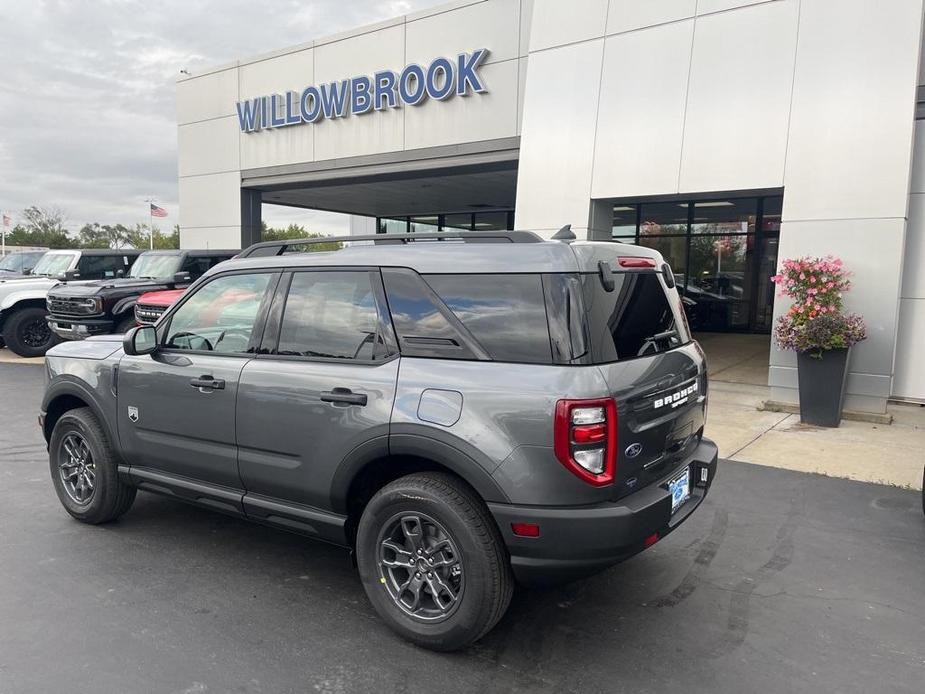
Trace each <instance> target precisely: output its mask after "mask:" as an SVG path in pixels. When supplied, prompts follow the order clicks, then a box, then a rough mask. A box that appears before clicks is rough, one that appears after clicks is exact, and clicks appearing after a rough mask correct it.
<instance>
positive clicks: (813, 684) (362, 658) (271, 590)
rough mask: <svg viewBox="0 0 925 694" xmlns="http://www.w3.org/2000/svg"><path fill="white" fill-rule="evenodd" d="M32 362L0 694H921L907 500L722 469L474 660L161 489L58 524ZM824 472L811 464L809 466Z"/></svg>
mask: <svg viewBox="0 0 925 694" xmlns="http://www.w3.org/2000/svg"><path fill="white" fill-rule="evenodd" d="M42 379H43V369H42V367H41V366H34V365H24V364H22V365H20V364H16V365H14V364H0V693H2V694H31V693H33V692H34V693H42V694H45V693H47V692H69V693H73V694H78V693H83V692H87V693H93V694H106V693H108V692H113V693H119V694H126V693H131V692H144V693H148V692H165V693H166V692H194V693H200V692H253V693H257V692H267V693H269V692H273V693H275V692H315V691H320V692H338V693H348V692H349V693H352V692H376V693H377V694H383V693H389V692H434V691H440V692H441V693H442V694H452V693H455V692H488V691H491V692H495V691H497V692H508V691H511V692H556V693H559V692H594V693H598V692H634V693H637V692H660V693H661V692H711V693H721V694H722V693H730V694H732V693H735V694H740V693H742V692H813V693H818V692H864V693H865V694H867V693H869V692H913V693H915V694H921V692H923V691H925V518H923V516H922V510H921V501H920V496H919V494H918V493H917V492H913V491H910V490H904V489H898V488H895V487H885V486H880V485H874V484H865V483H861V482H852V481H848V480H840V479H832V478H826V477H821V476H817V475H809V474H804V473H799V472H792V471H788V470H782V469H775V468H768V467H761V466H758V465H752V464H745V463H733V462H728V461H723V462H721V464H720V469H719V473H718V477H717V479H716V482H715V484H714V487H713V490H712V492H711V494H710V496H709V498H708V499H707V500H706V501H705V502H704V505H703V506H702V507H701V509H700V510H699V511H698V512H697V513H695V514H694V516H693V517H692V518H691V519H690V520H689V521H688V522H687V523H686V524H685V525H684V526H682V527H681V528H680V529H678V530H677V531H676V532H675V533H673V534H672V535H671V536H669V537H668V538H666V539H665V540H664V541H662V542H660V543H658V544H656V545H655V546H654V547H652V548H651V549H649V550H648V551H646V552H644V553H642V554H641V555H639V556H637V557H635V558H633V559H631V560H630V561H628V562H626V563H624V564H622V565H620V566H617V567H614V568H612V569H610V570H608V571H606V572H604V573H602V574H599V575H598V576H595V577H593V578H591V579H588V580H585V581H582V582H579V583H575V584H572V585H570V586H567V587H565V588H561V589H556V590H549V591H520V592H518V593H517V594H516V595H515V597H514V601H513V604H512V605H511V609H510V611H509V612H508V614H507V615H506V617H505V618H504V619H503V620H502V621H501V623H500V624H499V625H498V627H496V629H495V630H494V631H493V632H492V633H490V634H489V635H488V636H486V637H485V638H484V639H483V640H482V641H481V642H479V643H478V644H476V645H475V646H473V647H471V648H470V649H468V650H467V651H464V652H462V653H457V654H435V653H430V652H428V651H425V650H422V649H419V648H417V647H414V646H411V645H409V644H407V643H406V642H404V641H402V640H401V639H399V638H398V637H396V636H394V635H393V634H392V633H391V632H390V631H389V630H388V629H387V628H386V627H385V626H384V625H383V624H382V623H381V622H380V621H379V620H378V618H377V617H376V615H375V613H374V612H373V610H372V608H371V607H370V606H369V604H368V603H367V601H366V597H365V595H364V594H363V590H362V588H361V587H360V584H359V582H358V580H357V576H356V573H355V571H354V569H353V568H352V567H351V564H350V562H349V560H348V557H347V555H346V554H345V553H344V552H343V551H342V550H339V549H337V548H334V547H329V546H325V545H322V544H316V543H312V542H310V541H308V540H305V539H303V538H301V537H298V536H296V535H291V534H287V533H284V532H280V531H277V530H272V529H269V528H265V527H262V526H258V525H254V524H249V523H246V522H243V521H240V520H237V519H234V518H230V517H226V516H222V515H219V514H217V513H213V512H210V511H206V510H201V509H198V508H194V507H191V506H186V505H183V504H181V503H179V502H176V501H173V500H168V499H164V498H159V497H156V496H153V495H150V494H145V493H142V494H139V495H138V499H137V501H136V502H135V506H134V508H133V509H132V510H131V511H130V512H129V513H128V514H126V515H125V516H124V517H123V518H122V519H120V520H119V521H118V522H116V523H113V524H111V525H107V526H99V527H91V526H86V525H82V524H80V523H78V522H76V521H74V520H72V519H71V518H70V517H69V516H68V515H67V514H66V513H65V512H64V510H63V509H62V508H61V507H60V505H59V504H58V501H57V499H56V497H55V495H54V491H53V489H52V486H51V483H50V481H49V472H48V461H47V453H46V451H45V447H44V441H43V439H42V437H41V434H40V432H39V430H38V427H37V425H36V414H37V411H38V405H39V402H40V398H41V390H42ZM807 455H811V451H807Z"/></svg>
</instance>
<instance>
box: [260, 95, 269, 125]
mask: <svg viewBox="0 0 925 694" xmlns="http://www.w3.org/2000/svg"><path fill="white" fill-rule="evenodd" d="M268 100H269V97H266V96H262V97H260V127H261V128H266V127H269V125H270V119H269V117H268V116H267V114H268V113H269V109H268V108H267V101H268Z"/></svg>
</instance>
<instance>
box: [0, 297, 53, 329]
mask: <svg viewBox="0 0 925 694" xmlns="http://www.w3.org/2000/svg"><path fill="white" fill-rule="evenodd" d="M15 296H16V295H14V298H15ZM3 303H4V306H3V308H2V310H0V330H3V326H4V325H5V324H6V322H7V321H8V320H9V319H10V316H12V315H13V314H14V313H16V312H17V311H21V310H22V309H24V308H40V309H42V310H43V311H47V307H46V305H45V299H44V298H43V297H38V296H30V295H26V296H21V297H20V298H17V299H15V301H12V302H10V303H9V304H7V302H6V301H4V302H3Z"/></svg>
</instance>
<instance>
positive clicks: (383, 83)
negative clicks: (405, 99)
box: [373, 70, 398, 111]
mask: <svg viewBox="0 0 925 694" xmlns="http://www.w3.org/2000/svg"><path fill="white" fill-rule="evenodd" d="M373 81H374V82H375V84H376V97H375V98H374V99H373V107H374V108H375V109H376V110H377V111H381V110H383V109H384V108H386V107H388V108H395V106H396V105H397V101H398V100H397V97H396V96H395V73H394V72H392V71H391V70H383V71H382V72H377V73H376V74H375V75H373ZM383 99H384V100H385V101H386V102H387V103H386V105H385V106H383V104H382V101H383Z"/></svg>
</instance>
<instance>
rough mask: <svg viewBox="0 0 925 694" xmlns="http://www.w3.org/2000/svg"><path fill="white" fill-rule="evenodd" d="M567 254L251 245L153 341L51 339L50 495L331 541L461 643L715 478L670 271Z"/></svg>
mask: <svg viewBox="0 0 925 694" xmlns="http://www.w3.org/2000/svg"><path fill="white" fill-rule="evenodd" d="M560 238H561V239H562V240H560V241H544V240H543V239H541V238H539V237H538V236H536V235H534V234H531V233H527V232H484V233H479V232H466V233H465V235H464V236H461V235H459V234H457V235H453V234H448V233H442V234H430V235H428V234H421V235H408V236H402V237H398V238H395V237H391V238H389V237H382V236H372V237H363V236H360V237H347V238H344V239H333V241H338V242H342V243H344V244H346V245H348V246H349V247H347V248H343V249H342V250H337V251H333V252H319V253H298V252H297V253H292V252H291V251H293V250H296V249H297V248H298V246H299V245H300V244H301V245H302V246H305V247H307V248H310V247H311V244H312V243H330V242H331V241H332V239H323V240H321V241H306V242H266V243H264V244H258V245H256V246H252V247H251V248H250V249H248V250H247V251H245V252H244V253H242V256H244V257H242V258H240V259H237V260H232V261H229V262H228V263H224V264H222V265H220V266H219V267H216V268H213V269H212V270H211V271H209V272H208V273H207V274H206V275H205V276H204V277H202V278H201V279H200V280H199V281H198V282H196V283H195V284H194V285H193V286H191V287H190V288H189V290H188V291H187V292H186V294H184V296H183V297H182V298H181V299H179V300H178V301H177V302H176V303H175V304H174V305H173V306H171V307H170V308H169V309H167V311H166V313H165V314H164V315H163V317H162V318H161V319H160V320H159V321H158V322H157V324H156V325H155V326H141V327H136V328H133V329H132V330H130V331H129V332H128V333H126V335H125V336H124V337H123V338H121V339H119V338H114V337H109V336H101V337H97V338H92V339H90V340H88V341H86V342H84V343H81V344H79V345H77V344H74V343H70V344H68V343H64V344H61V345H58V346H57V347H55V348H54V349H52V350H51V351H50V352H49V353H48V356H47V357H46V362H45V363H46V368H47V371H48V376H49V381H48V386H47V389H46V392H45V397H44V400H43V404H42V413H41V416H40V421H41V422H42V427H43V431H44V435H45V437H46V440H47V441H48V442H49V454H50V470H51V476H52V481H53V483H54V486H55V490H56V492H57V494H58V498H59V499H60V500H61V503H62V504H63V506H64V507H65V509H66V510H67V511H68V512H69V513H70V514H71V515H72V516H74V517H75V518H77V519H78V520H81V521H83V522H86V523H103V522H106V521H110V520H113V519H114V518H117V517H119V516H120V515H121V514H123V513H125V512H126V511H128V510H129V508H130V507H131V505H132V501H133V499H134V498H135V493H136V490H138V489H141V490H148V491H151V492H155V493H160V494H167V495H170V496H172V497H174V498H178V499H183V500H186V501H189V502H191V503H195V504H200V505H202V506H204V507H207V508H212V509H217V510H221V511H224V512H226V513H230V514H233V515H236V516H239V517H242V518H247V519H250V520H254V521H257V522H260V523H265V524H268V525H272V526H275V527H279V528H283V529H286V530H291V531H295V532H299V533H302V534H304V535H306V536H308V537H313V538H315V539H319V540H324V541H327V542H332V543H334V544H338V545H341V546H344V547H348V548H350V549H351V550H353V551H354V552H355V557H356V560H357V564H358V567H359V573H360V579H361V581H362V584H363V587H364V589H365V590H366V594H367V595H368V596H369V599H370V601H371V602H372V604H373V606H374V607H375V609H376V611H377V612H378V613H379V615H380V616H381V617H382V618H383V619H384V620H385V621H386V622H387V623H388V624H389V625H390V626H391V627H392V628H393V629H395V630H396V631H397V632H398V633H400V634H402V635H403V636H405V637H407V638H409V639H411V640H413V641H414V642H416V643H418V644H421V645H423V646H426V647H428V648H434V649H441V650H449V649H454V648H459V647H462V646H464V645H466V644H468V643H470V642H472V641H474V640H476V639H478V638H479V637H480V636H482V635H483V634H485V633H486V632H488V630H489V629H491V628H492V626H494V624H495V623H496V622H497V621H498V620H499V619H500V618H501V616H502V615H503V614H504V612H505V610H506V609H507V606H508V603H509V601H510V599H511V593H512V590H513V586H514V580H515V579H516V580H518V581H520V582H521V583H525V584H549V583H555V582H562V581H569V580H572V579H575V578H579V577H581V576H587V575H589V574H592V573H594V572H595V571H600V570H601V569H604V568H606V567H608V566H610V565H612V564H615V563H617V562H619V561H622V560H624V559H626V558H628V557H631V556H633V555H634V554H636V553H638V552H640V551H642V550H643V549H645V548H646V547H649V546H650V545H652V544H654V543H656V542H658V541H660V540H661V539H662V538H664V537H665V536H666V535H668V534H669V533H671V532H672V531H673V530H675V529H676V528H677V527H678V526H679V525H680V524H681V523H683V522H684V520H685V519H686V518H688V517H690V515H691V514H692V513H693V512H694V511H695V510H696V509H697V508H698V506H699V505H700V503H701V502H702V501H703V499H704V498H705V497H706V494H707V491H708V490H709V488H710V485H711V484H712V482H713V479H714V476H715V472H716V460H717V450H716V446H715V445H714V444H713V443H712V442H711V441H710V440H709V439H707V438H705V437H704V435H703V430H704V422H705V417H706V407H707V371H706V368H705V363H704V356H703V352H702V351H701V350H700V347H699V346H698V345H697V343H696V342H694V341H693V340H692V339H691V335H690V332H689V330H688V327H687V325H686V323H685V321H684V313H683V309H682V307H681V302H680V300H679V298H678V292H677V290H676V289H675V288H674V276H673V274H672V273H671V270H670V269H669V267H668V265H666V264H665V263H664V261H663V259H662V257H661V256H660V255H659V254H658V252H656V251H654V250H650V249H648V248H644V247H642V246H635V245H624V244H621V243H595V242H585V241H575V240H574V236H571V238H569V237H568V235H566V234H561V235H560ZM354 241H359V242H362V243H361V245H349V244H351V242H354ZM570 241H571V242H570ZM370 242H372V243H370ZM362 244H365V245H362Z"/></svg>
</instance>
